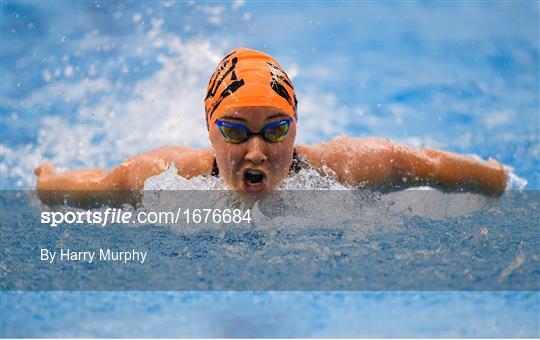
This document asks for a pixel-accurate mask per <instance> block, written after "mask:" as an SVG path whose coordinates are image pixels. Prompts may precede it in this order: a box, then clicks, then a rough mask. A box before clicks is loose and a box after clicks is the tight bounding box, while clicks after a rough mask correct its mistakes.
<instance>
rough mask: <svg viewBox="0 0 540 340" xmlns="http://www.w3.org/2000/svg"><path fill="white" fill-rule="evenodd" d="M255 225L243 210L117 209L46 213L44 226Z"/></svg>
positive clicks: (42, 214) (44, 212)
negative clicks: (115, 224) (133, 210)
mask: <svg viewBox="0 0 540 340" xmlns="http://www.w3.org/2000/svg"><path fill="white" fill-rule="evenodd" d="M250 222H251V210H249V209H247V210H241V209H182V208H178V209H176V211H139V212H136V213H133V212H132V211H123V210H122V209H117V208H107V209H105V210H96V211H92V210H86V211H66V212H60V211H43V212H41V224H47V225H49V226H51V227H57V226H59V225H61V224H92V225H100V226H102V227H104V226H106V225H108V224H113V223H117V224H146V223H148V224H160V225H163V224H178V223H186V224H201V223H205V224H208V223H213V224H221V223H225V224H231V223H233V224H240V223H250Z"/></svg>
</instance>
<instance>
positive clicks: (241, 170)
mask: <svg viewBox="0 0 540 340" xmlns="http://www.w3.org/2000/svg"><path fill="white" fill-rule="evenodd" d="M287 118H289V116H288V115H287V114H286V113H285V112H283V111H281V110H280V109H276V108H272V107H264V106H257V107H242V108H237V109H234V110H230V111H228V112H226V113H225V114H223V116H221V118H220V120H221V121H223V122H230V123H237V124H242V125H245V126H246V127H247V128H248V129H249V130H250V131H252V132H259V131H261V129H262V128H263V127H265V126H266V125H268V124H270V123H273V122H277V121H280V120H283V119H287ZM295 137H296V123H295V122H294V121H292V122H291V125H290V128H289V132H288V134H287V137H286V138H285V139H284V140H283V141H282V142H276V143H272V142H268V141H266V140H265V139H264V138H263V137H262V136H260V135H257V136H252V137H251V138H249V139H248V140H247V141H245V142H243V143H238V144H234V143H229V142H227V141H226V140H225V138H224V137H223V135H222V133H221V131H220V129H219V126H218V125H217V124H213V125H212V126H211V127H210V140H211V142H212V145H213V147H214V152H215V155H216V162H217V166H218V168H219V176H220V177H221V178H222V179H223V181H224V182H225V184H226V185H227V186H228V187H229V188H231V189H232V190H235V191H236V192H237V193H238V194H239V195H240V196H242V197H243V198H244V199H247V200H250V201H251V200H257V199H259V198H262V197H264V195H265V194H267V193H268V192H270V191H272V190H273V189H275V188H277V187H278V186H279V184H280V183H281V181H283V179H285V178H286V177H287V176H288V173H289V168H290V166H291V162H292V157H293V146H294V139H295Z"/></svg>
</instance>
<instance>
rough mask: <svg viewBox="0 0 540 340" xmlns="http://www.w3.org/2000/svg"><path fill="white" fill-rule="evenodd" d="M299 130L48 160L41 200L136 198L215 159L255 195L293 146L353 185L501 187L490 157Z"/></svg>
mask: <svg viewBox="0 0 540 340" xmlns="http://www.w3.org/2000/svg"><path fill="white" fill-rule="evenodd" d="M220 118H221V120H223V121H228V122H234V123H240V124H244V125H245V126H247V127H248V128H249V129H250V130H251V131H252V132H259V131H260V130H261V129H262V128H263V127H264V126H266V125H268V124H270V123H272V122H275V121H279V120H282V119H284V118H288V116H287V115H286V114H284V113H283V112H282V111H280V110H279V109H275V108H271V107H242V108H237V109H235V110H234V111H231V112H227V113H226V114H224V115H223V116H222V117H220ZM296 129H297V126H296V123H295V122H294V121H293V122H291V126H290V129H289V133H288V135H287V137H286V139H285V140H284V141H282V142H279V143H271V142H267V141H265V140H264V139H263V138H262V137H261V136H253V137H251V138H250V139H248V140H247V141H245V142H243V143H239V144H233V143H229V142H227V141H225V139H224V137H223V135H222V134H221V131H220V130H219V127H218V126H217V125H216V124H213V125H212V126H211V127H210V131H209V134H210V140H211V143H212V147H211V148H205V149H192V148H189V147H184V146H165V147H161V148H158V149H155V150H152V151H148V152H145V153H142V154H139V155H136V156H133V157H131V158H129V159H127V160H125V161H124V162H122V163H121V164H120V165H118V166H116V167H114V168H113V169H110V170H106V169H85V170H74V171H66V172H57V171H56V170H55V169H54V167H53V166H52V165H51V164H49V163H45V164H42V165H40V166H39V167H37V168H36V169H35V173H36V175H37V176H38V180H37V189H38V194H39V197H40V198H41V200H42V201H43V202H44V203H46V204H62V202H64V199H65V197H66V193H67V192H70V196H71V197H72V200H71V201H70V203H73V204H81V205H85V204H89V203H90V202H95V201H98V202H99V201H106V202H107V203H109V204H111V203H114V204H118V205H121V204H122V203H132V204H137V203H138V202H140V190H142V188H143V187H144V182H145V181H146V179H147V178H149V177H151V176H156V175H159V174H160V173H162V172H164V171H165V170H167V168H168V166H169V164H170V163H171V162H172V163H174V164H175V165H176V168H177V169H178V175H180V176H182V177H185V178H188V179H189V178H191V177H194V176H199V175H210V173H211V171H212V165H213V162H214V157H215V158H216V161H217V165H218V168H219V176H220V178H221V179H222V180H223V181H224V183H225V184H226V186H227V187H228V188H230V189H231V190H235V191H236V192H237V193H238V194H239V195H240V196H241V197H243V198H244V199H245V200H248V201H253V200H257V199H259V198H261V197H263V196H264V195H266V194H268V193H269V192H271V191H272V190H274V189H276V188H278V187H279V185H280V183H281V182H282V181H283V179H285V178H286V177H287V176H288V174H289V168H290V165H291V162H292V155H293V146H294V149H296V152H297V153H298V156H299V157H301V158H303V159H305V160H307V161H308V162H309V163H310V164H311V165H312V166H313V168H314V169H315V170H317V171H319V172H320V173H321V174H323V175H327V174H328V175H331V176H333V177H334V178H335V179H336V180H338V181H339V182H340V183H343V184H345V185H348V186H351V187H361V188H371V189H374V190H381V191H394V190H400V189H404V188H407V187H411V186H418V185H428V186H432V187H435V188H439V189H443V190H445V191H471V192H476V193H479V194H483V195H487V196H495V197H498V196H500V195H502V194H503V192H504V190H505V185H506V182H507V175H506V173H505V171H504V169H503V167H502V166H501V164H500V163H499V162H497V161H496V160H494V159H489V160H488V161H478V160H475V159H473V158H470V157H466V156H462V155H458V154H455V153H451V152H445V151H441V150H435V149H431V148H422V149H416V148H411V147H408V146H405V145H401V144H397V143H393V142H391V141H388V140H384V139H381V138H373V137H370V138H357V137H347V136H338V137H336V138H334V139H333V140H331V141H328V142H322V143H318V144H313V145H305V144H303V145H302V144H300V145H298V144H297V145H294V141H295V137H296ZM247 170H258V171H260V172H262V174H263V177H264V179H263V181H262V183H260V184H257V185H251V186H250V185H246V177H245V174H246V171H247ZM248 182H249V181H248Z"/></svg>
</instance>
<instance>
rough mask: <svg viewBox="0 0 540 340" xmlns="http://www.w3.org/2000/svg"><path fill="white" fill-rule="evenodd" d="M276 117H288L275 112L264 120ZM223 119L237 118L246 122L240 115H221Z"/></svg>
mask: <svg viewBox="0 0 540 340" xmlns="http://www.w3.org/2000/svg"><path fill="white" fill-rule="evenodd" d="M276 117H282V118H285V117H288V116H287V115H285V114H283V113H276V114H273V115H271V116H269V117H266V118H265V119H264V120H269V119H272V118H276ZM221 118H223V119H232V120H237V121H241V122H246V120H245V119H244V118H240V117H234V116H223V117H221Z"/></svg>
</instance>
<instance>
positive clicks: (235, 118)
mask: <svg viewBox="0 0 540 340" xmlns="http://www.w3.org/2000/svg"><path fill="white" fill-rule="evenodd" d="M221 118H224V119H232V120H239V121H241V122H245V121H246V120H245V119H244V118H240V117H232V116H223V117H221Z"/></svg>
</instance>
